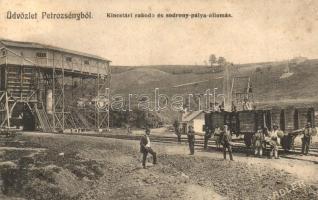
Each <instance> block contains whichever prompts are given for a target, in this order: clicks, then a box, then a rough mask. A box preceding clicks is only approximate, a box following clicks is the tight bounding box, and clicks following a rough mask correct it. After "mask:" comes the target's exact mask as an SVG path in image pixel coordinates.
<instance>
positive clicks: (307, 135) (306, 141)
mask: <svg viewBox="0 0 318 200" xmlns="http://www.w3.org/2000/svg"><path fill="white" fill-rule="evenodd" d="M312 135H313V128H312V127H311V123H310V122H307V124H306V126H305V129H304V131H303V138H302V148H301V154H305V155H307V154H308V152H309V146H310V140H311V136H312Z"/></svg>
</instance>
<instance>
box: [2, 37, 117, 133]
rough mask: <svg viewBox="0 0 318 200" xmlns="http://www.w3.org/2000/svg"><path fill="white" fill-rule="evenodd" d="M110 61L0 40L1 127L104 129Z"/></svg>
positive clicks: (105, 128)
mask: <svg viewBox="0 0 318 200" xmlns="http://www.w3.org/2000/svg"><path fill="white" fill-rule="evenodd" d="M110 79H111V70H110V61H109V60H107V59H104V58H102V57H99V56H95V55H91V54H87V53H81V52H77V51H72V50H67V49H63V48H58V47H54V46H50V45H44V44H39V43H33V42H18V41H10V40H0V128H1V129H8V128H20V129H21V128H23V129H24V130H32V131H33V130H39V131H43V132H73V131H74V132H76V131H89V130H99V131H102V130H107V129H108V128H109V89H110Z"/></svg>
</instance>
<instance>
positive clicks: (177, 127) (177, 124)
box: [173, 120, 181, 143]
mask: <svg viewBox="0 0 318 200" xmlns="http://www.w3.org/2000/svg"><path fill="white" fill-rule="evenodd" d="M173 127H174V132H175V134H176V135H177V139H178V143H181V131H180V123H179V121H178V120H175V121H174V123H173Z"/></svg>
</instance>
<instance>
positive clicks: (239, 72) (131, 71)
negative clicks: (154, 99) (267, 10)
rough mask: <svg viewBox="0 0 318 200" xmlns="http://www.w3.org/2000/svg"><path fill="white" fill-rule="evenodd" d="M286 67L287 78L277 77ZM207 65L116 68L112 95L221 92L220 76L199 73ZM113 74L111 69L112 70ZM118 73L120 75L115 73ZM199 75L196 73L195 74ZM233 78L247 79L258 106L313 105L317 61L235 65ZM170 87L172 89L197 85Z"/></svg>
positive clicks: (314, 103)
mask: <svg viewBox="0 0 318 200" xmlns="http://www.w3.org/2000/svg"><path fill="white" fill-rule="evenodd" d="M287 65H288V66H289V70H290V74H291V75H290V76H289V77H287V78H281V76H282V75H283V74H284V73H285V72H286V67H287ZM206 68H207V66H148V67H147V66H143V67H122V66H121V67H118V69H119V70H118V69H117V67H116V66H114V67H113V69H115V71H116V69H117V73H114V74H113V79H112V85H113V86H112V87H113V89H114V92H115V93H121V94H128V93H132V92H133V93H137V94H141V93H148V94H152V93H154V88H160V93H164V94H166V95H168V96H172V95H174V94H189V93H195V94H202V93H204V92H205V91H206V90H207V89H209V88H210V89H211V90H213V88H215V87H216V88H218V90H217V91H218V93H222V85H223V80H222V79H217V78H218V77H220V76H223V73H210V72H208V71H207V72H206V73H201V72H202V71H203V72H204V70H206ZM113 71H114V70H113ZM119 71H120V72H119ZM198 72H199V73H198ZM232 73H234V75H235V76H250V77H251V81H252V86H253V92H254V95H255V101H256V102H257V103H258V105H259V106H261V107H264V106H289V105H296V106H298V105H300V104H301V106H303V105H307V106H317V105H316V104H317V102H318V97H317V95H316V94H318V87H317V86H318V79H317V78H316V77H318V60H307V61H305V62H302V63H289V64H287V62H269V63H255V64H244V65H236V66H235V69H233V72H232ZM197 81H206V82H203V83H198V84H196V85H188V86H183V87H178V88H174V87H173V86H176V85H180V84H185V83H190V82H197Z"/></svg>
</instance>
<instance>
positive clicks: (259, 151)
mask: <svg viewBox="0 0 318 200" xmlns="http://www.w3.org/2000/svg"><path fill="white" fill-rule="evenodd" d="M264 140H265V137H264V132H263V129H262V127H261V126H259V127H258V129H257V131H256V133H255V134H254V137H253V144H254V149H255V156H259V157H262V155H263V148H264V146H263V145H264Z"/></svg>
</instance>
